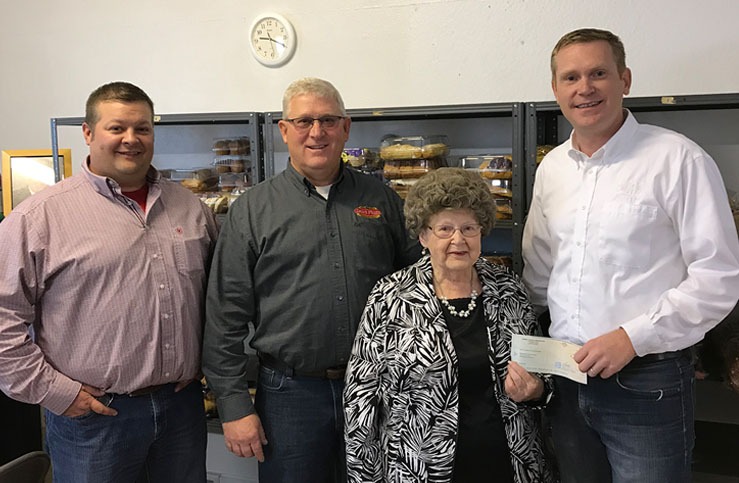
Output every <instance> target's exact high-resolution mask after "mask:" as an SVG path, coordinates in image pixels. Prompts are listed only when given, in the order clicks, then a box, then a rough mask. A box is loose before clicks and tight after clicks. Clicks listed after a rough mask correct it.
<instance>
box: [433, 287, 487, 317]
mask: <svg viewBox="0 0 739 483" xmlns="http://www.w3.org/2000/svg"><path fill="white" fill-rule="evenodd" d="M477 295H478V294H477V291H476V290H473V291H472V293H471V294H470V303H468V304H467V310H460V311H459V312H458V311H457V309H456V308H455V307H454V305H452V304H450V303H449V301H448V300H447V298H446V297H443V296H442V297H441V298H440V299H439V300H441V304H442V305H443V306H444V307H446V309H447V310H448V311H449V314H450V315H453V316H454V317H460V318H462V319H466V318H467V317H469V316H470V314H471V313H472V311H473V310H475V307H477Z"/></svg>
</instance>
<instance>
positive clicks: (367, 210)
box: [354, 206, 382, 218]
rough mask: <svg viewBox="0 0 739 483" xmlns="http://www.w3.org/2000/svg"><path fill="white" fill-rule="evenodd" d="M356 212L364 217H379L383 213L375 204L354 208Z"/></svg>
mask: <svg viewBox="0 0 739 483" xmlns="http://www.w3.org/2000/svg"><path fill="white" fill-rule="evenodd" d="M354 214H355V215H357V216H361V217H362V218H379V217H380V215H382V211H380V210H378V209H377V208H375V207H374V206H357V207H356V208H354Z"/></svg>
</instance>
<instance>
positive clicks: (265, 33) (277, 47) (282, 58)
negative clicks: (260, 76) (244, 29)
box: [250, 13, 298, 67]
mask: <svg viewBox="0 0 739 483" xmlns="http://www.w3.org/2000/svg"><path fill="white" fill-rule="evenodd" d="M250 33H251V42H250V45H251V51H252V53H253V54H254V57H256V59H257V60H258V61H259V62H260V63H262V64H264V65H266V66H269V67H278V66H280V65H282V64H284V63H285V62H287V61H288V60H290V58H291V57H292V55H293V53H295V47H296V45H297V40H298V38H297V37H296V36H295V29H294V28H293V26H292V24H291V23H290V21H289V20H288V19H286V18H285V17H283V16H282V15H279V14H276V13H265V14H262V15H260V16H258V17H257V18H256V20H254V23H253V24H252V26H251V30H250Z"/></svg>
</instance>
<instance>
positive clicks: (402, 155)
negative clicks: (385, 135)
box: [380, 144, 423, 160]
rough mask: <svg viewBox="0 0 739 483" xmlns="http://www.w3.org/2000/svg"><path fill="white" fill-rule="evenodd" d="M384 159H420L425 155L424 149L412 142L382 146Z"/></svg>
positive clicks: (381, 151)
mask: <svg viewBox="0 0 739 483" xmlns="http://www.w3.org/2000/svg"><path fill="white" fill-rule="evenodd" d="M380 157H381V158H382V159H390V160H393V159H419V158H422V157H423V149H422V148H421V147H420V146H413V145H411V144H391V145H390V146H384V147H382V148H380Z"/></svg>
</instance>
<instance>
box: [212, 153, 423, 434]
mask: <svg viewBox="0 0 739 483" xmlns="http://www.w3.org/2000/svg"><path fill="white" fill-rule="evenodd" d="M419 256H420V247H419V244H418V242H417V241H415V240H412V239H410V238H409V237H408V236H407V233H406V230H405V219H404V216H403V209H402V201H401V199H400V198H399V197H398V195H397V194H396V193H395V192H394V191H392V190H391V189H390V188H388V187H387V186H385V185H384V184H383V183H382V182H381V181H379V180H378V179H376V178H373V177H371V176H368V175H365V174H362V173H359V172H356V171H354V170H351V169H347V168H343V167H342V170H341V172H340V174H339V178H338V180H337V181H336V182H335V183H334V185H333V186H332V187H331V190H330V192H329V196H328V200H326V199H324V198H323V197H322V196H320V195H319V194H318V193H317V192H316V190H315V187H313V185H312V184H311V183H310V182H309V181H308V180H306V179H305V178H304V177H303V176H302V175H300V174H299V173H298V172H297V171H296V170H295V169H294V168H293V167H292V165H291V164H289V163H288V167H287V169H286V170H285V171H283V172H282V173H280V174H278V175H277V176H275V177H273V178H270V179H268V180H267V181H265V182H263V183H260V184H259V185H257V186H255V187H254V188H252V189H250V190H249V191H247V192H246V193H245V194H244V195H242V196H241V197H240V198H239V199H238V200H237V201H236V202H234V204H233V205H232V206H231V208H230V209H229V212H228V216H227V219H226V222H225V224H224V226H223V228H222V230H221V233H220V236H219V239H218V243H217V245H216V250H215V255H214V260H213V264H212V269H211V272H210V277H209V286H208V295H207V301H206V326H205V334H204V347H203V371H204V373H205V375H206V378H207V380H208V383H209V385H210V386H211V387H212V388H213V390H214V392H215V393H216V395H217V400H218V409H219V413H220V416H221V419H222V420H223V421H232V420H235V419H239V418H241V417H243V416H246V415H247V414H250V413H252V412H253V411H254V410H253V407H252V406H251V402H250V399H249V397H248V386H247V381H246V364H247V359H248V356H247V355H245V354H244V340H245V338H246V337H247V335H248V332H249V328H248V324H249V323H250V322H251V323H253V324H254V327H255V333H254V336H253V338H252V341H251V346H252V347H253V348H254V349H256V350H257V351H258V352H262V353H265V354H268V355H270V356H271V357H274V358H276V359H279V360H280V361H282V362H284V363H285V364H287V365H288V366H290V367H292V368H294V369H295V370H298V371H319V370H323V369H326V368H328V367H333V366H337V365H343V364H346V362H347V361H348V360H349V355H350V353H351V349H352V344H353V341H354V335H355V333H356V330H357V326H358V324H359V319H360V317H361V314H362V311H363V310H364V306H365V303H366V302H367V296H368V295H369V292H370V290H371V289H372V287H373V286H374V284H375V282H377V280H379V279H380V278H381V277H383V276H384V275H387V274H389V273H392V272H394V271H396V270H398V269H400V268H402V267H405V266H406V265H408V264H410V263H413V262H414V261H416V260H417V259H418V258H419Z"/></svg>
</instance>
